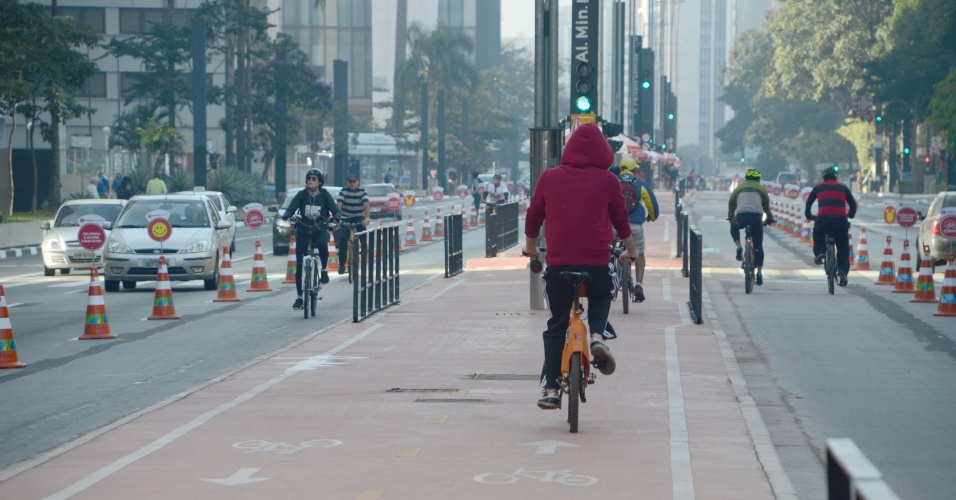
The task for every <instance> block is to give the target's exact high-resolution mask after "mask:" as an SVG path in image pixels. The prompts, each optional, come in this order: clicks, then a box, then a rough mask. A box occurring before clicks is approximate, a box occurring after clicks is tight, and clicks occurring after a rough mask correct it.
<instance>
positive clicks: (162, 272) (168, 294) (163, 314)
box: [146, 247, 231, 319]
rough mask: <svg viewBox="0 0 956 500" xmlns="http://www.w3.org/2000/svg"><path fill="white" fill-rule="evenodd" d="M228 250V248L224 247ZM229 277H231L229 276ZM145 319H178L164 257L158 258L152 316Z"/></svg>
mask: <svg viewBox="0 0 956 500" xmlns="http://www.w3.org/2000/svg"><path fill="white" fill-rule="evenodd" d="M226 250H229V247H226ZM230 277H231V275H230ZM146 319H179V315H178V314H176V307H175V306H174V305H173V289H172V288H171V287H170V286H169V271H168V270H167V269H166V256H164V255H160V256H159V272H157V273H156V295H155V296H154V297H153V314H152V315H151V316H150V317H148V318H146Z"/></svg>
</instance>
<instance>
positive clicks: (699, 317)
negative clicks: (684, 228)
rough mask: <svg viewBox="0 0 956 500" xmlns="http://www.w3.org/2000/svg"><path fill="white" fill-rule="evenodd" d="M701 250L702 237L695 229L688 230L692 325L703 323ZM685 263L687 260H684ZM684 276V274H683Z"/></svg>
mask: <svg viewBox="0 0 956 500" xmlns="http://www.w3.org/2000/svg"><path fill="white" fill-rule="evenodd" d="M703 250H704V235H703V234H702V233H701V232H700V231H698V230H697V228H691V229H690V302H688V305H689V306H690V317H691V319H693V320H694V323H696V324H698V325H699V324H701V323H703V322H704V315H703V290H702V289H701V287H702V286H703V261H704V258H703V253H704V252H703ZM684 262H687V259H685V260H684ZM685 276H686V274H685Z"/></svg>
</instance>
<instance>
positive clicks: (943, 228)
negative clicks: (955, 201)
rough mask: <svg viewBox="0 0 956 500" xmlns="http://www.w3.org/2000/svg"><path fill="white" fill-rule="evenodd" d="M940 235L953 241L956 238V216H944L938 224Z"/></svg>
mask: <svg viewBox="0 0 956 500" xmlns="http://www.w3.org/2000/svg"><path fill="white" fill-rule="evenodd" d="M936 227H938V228H939V234H941V235H943V236H945V237H947V238H950V239H953V238H956V214H943V215H942V216H941V217H940V218H939V222H937V223H936Z"/></svg>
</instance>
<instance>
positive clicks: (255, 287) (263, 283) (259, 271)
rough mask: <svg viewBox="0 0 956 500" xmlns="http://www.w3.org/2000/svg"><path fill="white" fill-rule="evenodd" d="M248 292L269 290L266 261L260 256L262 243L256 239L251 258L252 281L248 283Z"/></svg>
mask: <svg viewBox="0 0 956 500" xmlns="http://www.w3.org/2000/svg"><path fill="white" fill-rule="evenodd" d="M249 291H250V292H271V291H272V289H271V288H269V275H268V274H266V261H265V258H263V256H262V243H260V242H259V240H256V253H255V255H254V256H253V258H252V281H251V282H250V283H249Z"/></svg>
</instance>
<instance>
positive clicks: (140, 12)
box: [119, 9, 196, 35]
mask: <svg viewBox="0 0 956 500" xmlns="http://www.w3.org/2000/svg"><path fill="white" fill-rule="evenodd" d="M165 10H166V9H120V10H119V11H120V33H122V34H124V35H142V34H145V33H149V32H150V31H152V30H153V25H157V24H163V12H164V11H165ZM195 14H196V10H195V9H175V10H173V12H172V15H173V19H172V21H173V26H179V27H181V28H182V27H188V26H189V25H190V19H191V18H192V16H194V15H195Z"/></svg>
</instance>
